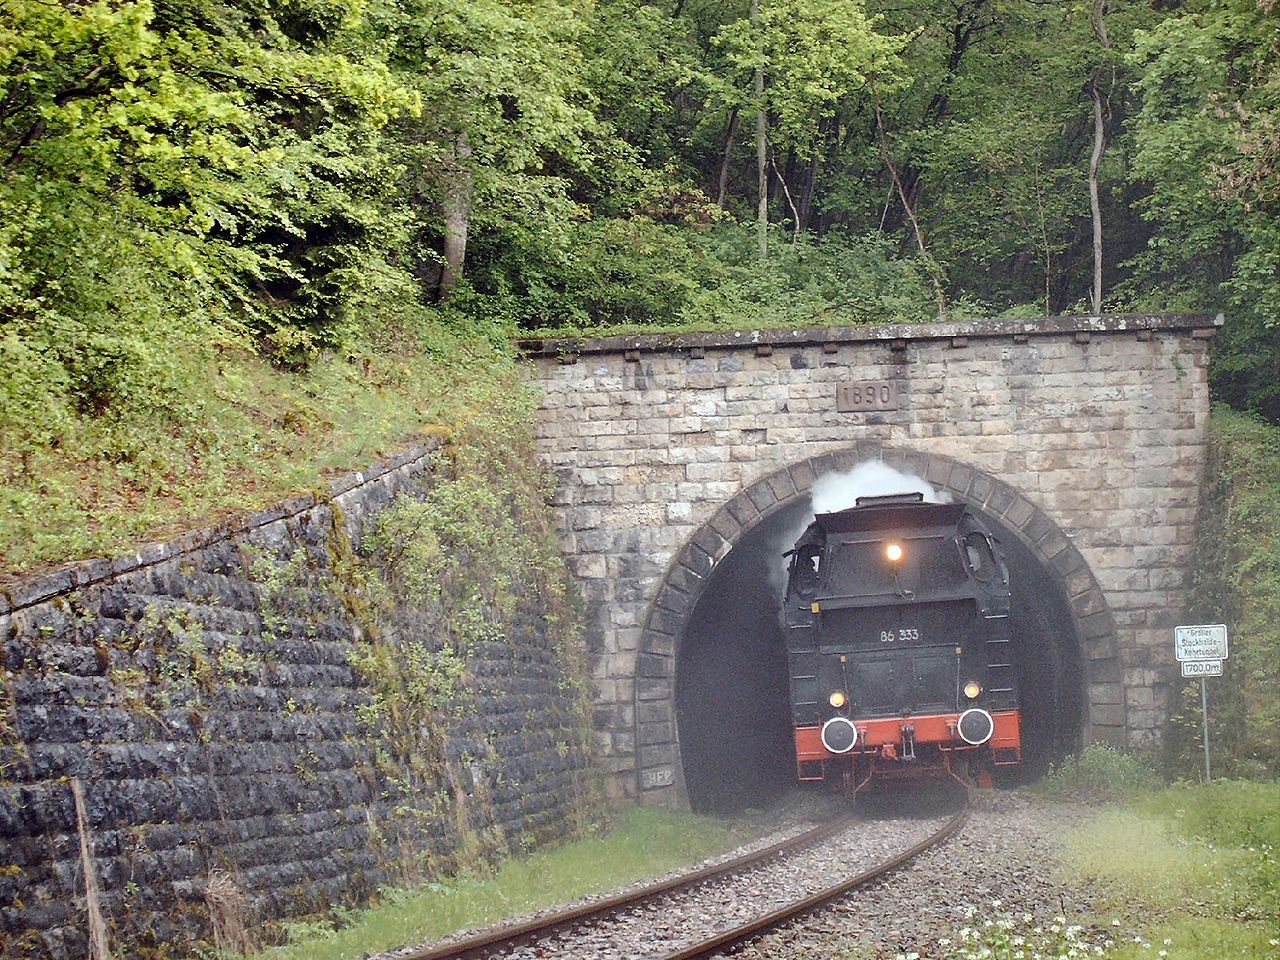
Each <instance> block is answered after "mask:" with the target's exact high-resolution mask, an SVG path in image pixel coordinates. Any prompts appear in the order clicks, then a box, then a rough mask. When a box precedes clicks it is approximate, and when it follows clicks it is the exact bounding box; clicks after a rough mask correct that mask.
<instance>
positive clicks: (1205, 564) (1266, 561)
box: [1170, 409, 1280, 778]
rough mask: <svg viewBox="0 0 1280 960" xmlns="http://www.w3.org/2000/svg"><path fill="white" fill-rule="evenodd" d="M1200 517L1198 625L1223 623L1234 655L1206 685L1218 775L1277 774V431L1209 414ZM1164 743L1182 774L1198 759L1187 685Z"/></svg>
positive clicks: (1222, 413)
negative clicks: (1210, 434) (1207, 456)
mask: <svg viewBox="0 0 1280 960" xmlns="http://www.w3.org/2000/svg"><path fill="white" fill-rule="evenodd" d="M1206 479H1207V487H1206V495H1205V498H1204V501H1203V507H1202V515H1201V531H1200V543H1199V549H1198V550H1197V569H1196V571H1195V580H1196V582H1195V599H1194V610H1193V615H1194V616H1195V617H1196V619H1194V620H1193V621H1192V622H1194V623H1226V624H1228V625H1229V628H1230V631H1231V636H1230V649H1231V656H1230V657H1229V658H1228V659H1227V660H1226V662H1225V671H1226V672H1225V675H1224V678H1223V680H1222V681H1215V680H1210V681H1209V682H1208V687H1209V701H1210V702H1209V742H1210V744H1211V746H1212V761H1213V764H1214V766H1215V775H1217V774H1220V775H1223V776H1238V777H1264V778H1275V777H1277V776H1280V701H1278V700H1277V699H1276V695H1275V691H1276V689H1277V685H1280V663H1278V662H1277V658H1276V651H1277V650H1280V428H1276V427H1274V426H1271V425H1269V424H1266V423H1263V422H1261V421H1259V420H1258V419H1256V418H1254V417H1250V416H1246V415H1243V414H1239V413H1236V412H1234V411H1231V410H1227V409H1219V410H1217V411H1216V413H1215V415H1214V418H1213V446H1212V455H1211V457H1210V462H1209V469H1208V474H1207V478H1206ZM1181 695H1182V702H1181V704H1180V705H1179V706H1180V709H1179V710H1178V711H1177V714H1176V716H1175V718H1174V726H1173V736H1172V737H1171V740H1170V747H1171V750H1172V753H1173V756H1172V758H1171V759H1172V760H1173V764H1174V766H1175V768H1176V769H1178V770H1179V771H1180V772H1182V773H1184V774H1186V775H1189V776H1194V775H1195V773H1196V771H1197V769H1198V768H1199V765H1200V763H1201V754H1200V749H1201V740H1200V722H1201V711H1200V689H1199V685H1198V684H1197V683H1195V682H1194V681H1187V682H1186V684H1185V685H1184V687H1183V688H1182V691H1181Z"/></svg>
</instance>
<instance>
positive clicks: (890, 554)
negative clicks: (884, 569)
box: [884, 543, 902, 563]
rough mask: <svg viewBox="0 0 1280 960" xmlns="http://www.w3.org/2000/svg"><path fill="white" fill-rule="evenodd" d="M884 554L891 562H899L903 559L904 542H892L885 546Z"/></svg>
mask: <svg viewBox="0 0 1280 960" xmlns="http://www.w3.org/2000/svg"><path fill="white" fill-rule="evenodd" d="M884 555H885V557H886V559H888V561H889V562H890V563H897V562H898V561H899V560H901V559H902V544H900V543H891V544H889V545H888V546H886V547H885V548H884Z"/></svg>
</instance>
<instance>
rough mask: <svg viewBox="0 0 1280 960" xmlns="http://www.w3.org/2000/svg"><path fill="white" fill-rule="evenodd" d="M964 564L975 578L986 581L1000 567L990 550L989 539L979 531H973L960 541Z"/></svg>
mask: <svg viewBox="0 0 1280 960" xmlns="http://www.w3.org/2000/svg"><path fill="white" fill-rule="evenodd" d="M961 549H962V550H963V552H964V560H965V564H966V565H967V566H968V567H969V571H970V572H971V573H972V574H973V577H974V579H975V580H978V581H980V582H982V583H986V582H987V581H989V580H990V579H991V578H992V577H994V576H995V575H996V573H997V572H998V571H999V569H1000V567H999V565H998V564H997V563H996V558H995V554H994V553H993V552H992V550H991V541H990V540H988V539H987V538H986V537H985V536H983V535H982V534H981V533H978V532H976V531H975V532H973V533H970V534H968V535H967V536H965V538H964V540H963V541H962V542H961Z"/></svg>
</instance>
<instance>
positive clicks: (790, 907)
mask: <svg viewBox="0 0 1280 960" xmlns="http://www.w3.org/2000/svg"><path fill="white" fill-rule="evenodd" d="M968 817H969V810H968V808H967V807H966V808H965V809H964V810H961V811H960V812H959V813H957V814H956V815H955V816H954V817H952V818H951V819H950V820H948V821H947V822H946V823H945V824H944V825H943V826H942V829H940V830H938V831H937V832H936V833H934V834H933V835H932V836H929V837H926V838H925V839H923V840H921V841H920V842H919V843H917V844H916V845H915V846H914V847H911V848H910V849H909V850H904V851H903V852H902V853H899V854H897V855H896V856H894V857H890V858H889V859H888V860H886V861H884V862H883V863H881V864H878V865H877V866H874V867H872V868H871V869H870V870H865V871H863V872H862V873H860V874H858V875H857V876H856V877H853V878H851V879H848V880H841V881H840V882H838V883H834V884H832V885H831V886H829V887H827V888H826V889H824V890H819V891H818V892H817V893H815V894H812V895H811V896H808V897H805V898H804V899H803V900H797V901H796V902H795V903H790V904H787V905H786V906H785V907H780V908H779V909H777V910H774V911H773V912H771V913H768V914H766V915H764V916H761V917H757V918H756V919H755V920H752V921H750V922H749V923H745V924H742V925H741V926H738V927H734V928H733V929H731V930H726V931H724V932H722V933H719V934H717V935H715V936H714V937H710V938H709V939H706V940H703V941H701V942H699V943H696V944H694V945H692V946H689V947H682V948H681V949H679V950H676V951H675V952H674V953H668V954H665V955H664V956H662V957H660V958H657V960H701V958H704V957H708V956H710V955H711V954H713V953H716V952H717V951H720V950H726V949H731V948H733V947H735V946H737V945H739V944H741V943H743V942H745V941H747V940H750V939H752V938H753V937H756V936H758V935H760V934H761V933H764V932H765V931H766V930H768V929H770V928H772V927H776V926H779V925H780V924H783V923H785V922H786V921H788V920H791V919H794V918H796V917H799V916H801V915H802V914H805V913H808V912H809V911H810V910H813V909H814V908H815V907H819V906H821V905H822V904H824V903H826V902H827V901H829V900H834V899H835V898H836V897H839V896H841V895H842V894H845V893H848V892H849V891H850V890H854V889H856V888H858V887H862V886H866V885H867V884H868V883H870V882H871V881H873V880H878V879H880V878H881V877H883V876H884V875H885V874H888V873H891V872H892V871H894V870H896V869H897V868H898V867H900V866H902V865H903V864H904V863H907V862H908V861H910V860H913V859H915V858H916V857H918V856H919V855H920V854H922V853H924V852H925V851H926V850H928V849H929V848H930V847H933V846H936V845H937V844H939V843H941V842H942V841H943V840H945V839H947V838H948V837H949V836H951V835H952V834H953V833H955V832H956V831H957V830H959V829H960V827H961V826H962V825H963V824H964V822H965V821H966V820H967V819H968Z"/></svg>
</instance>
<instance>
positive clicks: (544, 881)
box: [263, 807, 744, 960]
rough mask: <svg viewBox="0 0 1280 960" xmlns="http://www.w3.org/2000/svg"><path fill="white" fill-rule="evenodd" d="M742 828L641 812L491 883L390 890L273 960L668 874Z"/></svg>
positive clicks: (735, 839)
mask: <svg viewBox="0 0 1280 960" xmlns="http://www.w3.org/2000/svg"><path fill="white" fill-rule="evenodd" d="M743 837H744V828H743V826H742V825H741V824H735V823H728V822H725V821H722V820H715V819H712V818H710V817H703V816H695V815H692V814H680V813H671V812H667V811H661V810H651V809H645V808H638V807H637V808H633V809H631V810H628V811H627V812H626V813H625V814H624V815H623V816H622V817H621V818H620V820H619V821H618V823H617V824H616V825H615V826H614V828H613V829H611V830H610V831H609V832H607V833H605V834H603V835H601V836H598V837H592V838H590V839H586V840H579V841H574V842H571V843H567V844H564V845H563V846H560V847H557V848H555V849H553V850H546V851H538V852H536V853H533V854H531V855H529V856H527V857H521V858H516V859H511V860H506V861H504V862H503V863H502V864H500V865H499V866H498V867H497V869H496V870H495V871H494V872H493V874H492V875H489V876H483V875H475V874H467V875H462V876H458V877H454V878H451V879H448V880H444V881H441V882H438V883H432V884H429V885H427V886H425V887H422V888H420V889H414V890H389V891H384V893H383V894H382V896H381V898H380V902H379V903H377V904H376V905H375V906H373V907H370V908H369V909H366V910H358V911H340V912H339V914H338V915H337V916H336V917H335V918H333V919H325V920H321V921H317V922H311V923H295V924H289V925H288V926H287V928H286V929H288V930H289V933H290V941H291V942H290V943H288V944H287V945H285V946H280V947H273V948H270V949H268V950H267V951H265V953H264V954H263V957H265V958H266V960H354V958H358V957H363V956H365V955H366V954H368V953H372V952H377V951H381V950H389V949H391V948H393V947H398V946H403V945H406V944H411V943H418V942H421V941H423V940H435V939H439V938H441V937H444V936H447V935H449V934H451V933H454V932H456V931H458V930H462V929H465V928H467V927H472V926H478V925H484V924H489V923H493V922H496V921H499V920H503V919H506V918H508V917H512V916H516V915H518V914H522V913H527V912H529V911H532V910H537V909H539V908H542V907H546V906H551V905H554V904H558V903H564V902H566V901H570V900H573V899H575V898H578V897H582V896H584V895H586V894H590V893H595V892H598V891H602V890H608V889H611V888H614V887H619V886H624V885H626V884H629V883H633V882H635V881H638V880H643V879H646V878H649V877H654V876H658V875H661V874H663V873H666V872H669V871H671V870H673V869H676V868H678V867H683V866H686V865H688V864H691V863H694V862H696V861H698V860H701V859H704V858H706V857H708V856H713V855H715V854H717V853H721V852H723V851H725V850H727V849H729V848H731V847H732V846H734V845H735V844H737V843H739V842H741V841H742V839H743Z"/></svg>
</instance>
